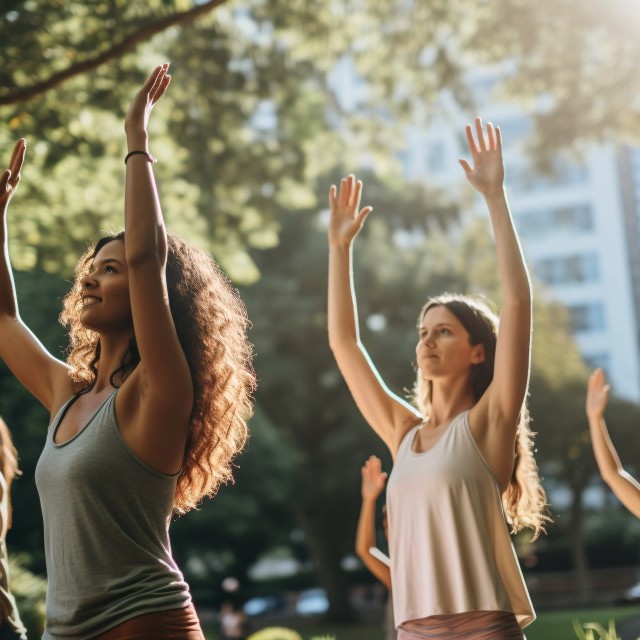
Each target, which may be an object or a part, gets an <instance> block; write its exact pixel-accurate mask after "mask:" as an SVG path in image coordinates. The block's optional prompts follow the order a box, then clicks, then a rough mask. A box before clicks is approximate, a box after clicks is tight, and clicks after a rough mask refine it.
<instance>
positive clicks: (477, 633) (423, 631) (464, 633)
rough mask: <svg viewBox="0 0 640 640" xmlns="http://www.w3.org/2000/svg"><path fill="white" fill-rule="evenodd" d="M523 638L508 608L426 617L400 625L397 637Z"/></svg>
mask: <svg viewBox="0 0 640 640" xmlns="http://www.w3.org/2000/svg"><path fill="white" fill-rule="evenodd" d="M425 639H428V640H525V637H524V635H523V633H522V630H521V629H520V627H519V626H518V623H517V621H516V617H515V616H514V615H513V613H511V612H510V611H470V612H468V613H452V614H447V615H438V616H429V617H428V618H422V619H420V620H410V621H409V622H405V623H404V624H402V625H400V628H399V629H398V640H425Z"/></svg>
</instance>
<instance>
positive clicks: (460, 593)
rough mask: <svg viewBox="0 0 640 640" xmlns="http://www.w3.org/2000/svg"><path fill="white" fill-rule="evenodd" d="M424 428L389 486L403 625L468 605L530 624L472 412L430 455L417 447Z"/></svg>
mask: <svg viewBox="0 0 640 640" xmlns="http://www.w3.org/2000/svg"><path fill="white" fill-rule="evenodd" d="M418 429H419V427H414V428H413V429H411V430H410V431H409V433H407V435H406V436H405V437H404V439H403V440H402V442H401V443H400V448H399V449H398V455H397V457H396V462H395V465H394V467H393V471H392V472H391V476H390V478H389V483H388V487H387V513H388V518H389V548H390V555H391V584H392V585H393V609H394V619H395V622H396V626H399V625H400V624H402V623H404V622H407V621H409V620H417V619H420V618H427V617H429V616H433V615H440V614H447V613H465V612H468V611H511V612H513V613H514V614H515V616H516V619H517V620H518V624H519V625H520V626H521V627H524V626H526V625H527V624H529V623H530V622H532V621H533V620H534V619H535V613H534V611H533V607H532V605H531V600H530V599H529V594H528V592H527V587H526V585H525V583H524V579H523V577H522V572H521V571H520V566H519V565H518V561H517V558H516V554H515V551H514V549H513V545H512V544H511V538H510V537H509V531H508V529H507V523H506V520H505V515H504V512H503V510H502V500H501V495H500V489H499V487H498V483H497V482H496V480H495V477H494V476H493V474H492V472H491V470H490V469H489V466H488V465H487V463H486V461H485V459H484V457H483V456H482V454H481V453H480V450H479V449H478V446H477V445H476V443H475V440H474V439H473V435H472V434H471V430H470V429H469V421H468V418H467V412H466V411H465V412H463V413H461V414H460V415H458V416H456V417H455V418H454V419H453V420H452V422H451V424H450V425H449V426H448V427H447V429H446V431H445V432H444V433H443V434H442V437H441V438H440V440H438V442H437V443H436V444H435V445H434V446H433V447H432V448H431V449H429V450H428V451H425V452H423V453H416V452H415V451H413V450H412V446H413V441H414V439H415V436H416V433H417V431H418Z"/></svg>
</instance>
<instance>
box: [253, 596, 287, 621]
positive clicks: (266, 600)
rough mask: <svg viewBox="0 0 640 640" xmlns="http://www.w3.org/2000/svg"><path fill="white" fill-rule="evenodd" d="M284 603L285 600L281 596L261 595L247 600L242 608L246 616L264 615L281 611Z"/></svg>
mask: <svg viewBox="0 0 640 640" xmlns="http://www.w3.org/2000/svg"><path fill="white" fill-rule="evenodd" d="M285 605H286V602H285V599H284V597H283V596H280V595H274V596H262V597H257V598H251V599H250V600H247V601H246V602H245V603H244V607H243V610H244V612H245V613H246V614H247V615H248V616H264V615H267V614H269V613H277V612H278V611H282V610H283V609H284V608H285Z"/></svg>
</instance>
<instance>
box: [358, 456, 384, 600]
mask: <svg viewBox="0 0 640 640" xmlns="http://www.w3.org/2000/svg"><path fill="white" fill-rule="evenodd" d="M386 479H387V474H386V473H383V472H382V469H381V465H380V458H377V457H376V456H371V457H370V458H369V459H368V460H367V461H366V462H365V463H364V466H363V467H362V487H361V493H362V508H361V510H360V518H359V519H358V530H357V532H356V553H357V554H358V557H359V558H360V560H362V562H363V563H364V565H365V567H367V569H369V571H371V573H373V575H374V576H375V577H376V578H378V580H380V582H382V584H384V586H385V587H387V589H389V590H391V571H390V570H389V567H387V565H386V564H384V563H383V562H381V561H380V560H378V559H377V558H374V557H373V556H372V555H371V553H370V552H369V549H371V547H375V546H376V500H377V499H378V496H379V495H380V493H381V492H382V490H383V489H384V484H385V482H386Z"/></svg>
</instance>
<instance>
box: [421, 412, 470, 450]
mask: <svg viewBox="0 0 640 640" xmlns="http://www.w3.org/2000/svg"><path fill="white" fill-rule="evenodd" d="M467 413H469V409H465V410H464V411H461V412H460V413H458V414H457V415H455V416H453V418H451V420H449V422H448V423H447V426H446V427H445V428H444V430H443V432H442V434H441V435H440V437H439V438H438V439H437V440H436V441H435V443H434V444H432V445H431V446H430V447H429V448H428V449H425V450H424V451H416V450H415V449H414V444H415V441H416V437H417V435H418V434H419V433H420V430H421V429H422V426H423V424H424V423H421V424H419V425H416V426H415V427H414V430H413V435H412V436H411V440H410V442H409V453H410V454H411V455H413V456H423V455H425V454H427V453H431V452H432V451H434V450H435V449H436V448H437V447H438V445H439V444H440V443H441V442H442V441H443V440H444V439H445V437H447V436H448V435H449V434H450V433H451V431H452V429H451V427H452V426H453V425H454V424H455V423H456V422H457V421H458V419H459V418H460V417H461V416H464V415H465V414H467Z"/></svg>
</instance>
